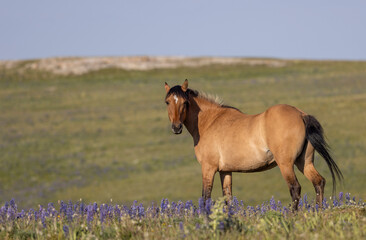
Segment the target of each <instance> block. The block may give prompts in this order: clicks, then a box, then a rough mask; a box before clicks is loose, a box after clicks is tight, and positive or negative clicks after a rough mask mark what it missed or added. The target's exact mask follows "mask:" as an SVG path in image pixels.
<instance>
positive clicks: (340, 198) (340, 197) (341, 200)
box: [338, 192, 343, 206]
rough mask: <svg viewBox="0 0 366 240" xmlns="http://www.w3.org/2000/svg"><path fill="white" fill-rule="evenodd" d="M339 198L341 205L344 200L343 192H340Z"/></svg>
mask: <svg viewBox="0 0 366 240" xmlns="http://www.w3.org/2000/svg"><path fill="white" fill-rule="evenodd" d="M338 199H339V205H340V206H341V205H342V202H343V192H339V195H338Z"/></svg>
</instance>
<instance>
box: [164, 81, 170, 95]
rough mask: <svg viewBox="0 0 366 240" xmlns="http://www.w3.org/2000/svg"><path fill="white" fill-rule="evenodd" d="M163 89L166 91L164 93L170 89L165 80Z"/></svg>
mask: <svg viewBox="0 0 366 240" xmlns="http://www.w3.org/2000/svg"><path fill="white" fill-rule="evenodd" d="M164 87H165V91H166V93H168V92H169V90H170V87H169V85H168V84H167V83H166V82H165V86H164Z"/></svg>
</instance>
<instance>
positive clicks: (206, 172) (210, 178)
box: [202, 164, 217, 204]
mask: <svg viewBox="0 0 366 240" xmlns="http://www.w3.org/2000/svg"><path fill="white" fill-rule="evenodd" d="M216 171H217V167H213V166H210V165H208V164H202V198H203V200H204V203H205V204H206V200H207V199H209V198H211V191H212V187H213V182H214V177H215V173H216Z"/></svg>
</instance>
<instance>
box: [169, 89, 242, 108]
mask: <svg viewBox="0 0 366 240" xmlns="http://www.w3.org/2000/svg"><path fill="white" fill-rule="evenodd" d="M172 94H175V95H177V96H178V97H182V98H183V99H184V100H188V99H189V97H190V96H192V97H201V98H204V99H206V100H208V101H210V102H212V103H215V104H217V105H218V106H220V107H222V108H231V109H235V110H237V111H239V112H241V111H240V110H239V109H237V108H235V107H232V106H228V105H225V104H223V103H222V100H221V99H219V98H218V97H217V96H212V95H209V94H206V93H204V92H199V91H197V90H193V89H190V88H188V89H187V91H186V92H184V91H183V90H182V87H181V86H179V85H177V86H174V87H172V88H171V89H170V90H169V92H168V93H167V94H166V96H165V99H167V98H168V97H169V96H170V95H172Z"/></svg>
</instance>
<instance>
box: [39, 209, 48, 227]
mask: <svg viewBox="0 0 366 240" xmlns="http://www.w3.org/2000/svg"><path fill="white" fill-rule="evenodd" d="M39 211H40V218H41V222H42V225H43V227H44V228H46V227H47V226H46V210H45V209H43V208H42V207H40V209H39Z"/></svg>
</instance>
